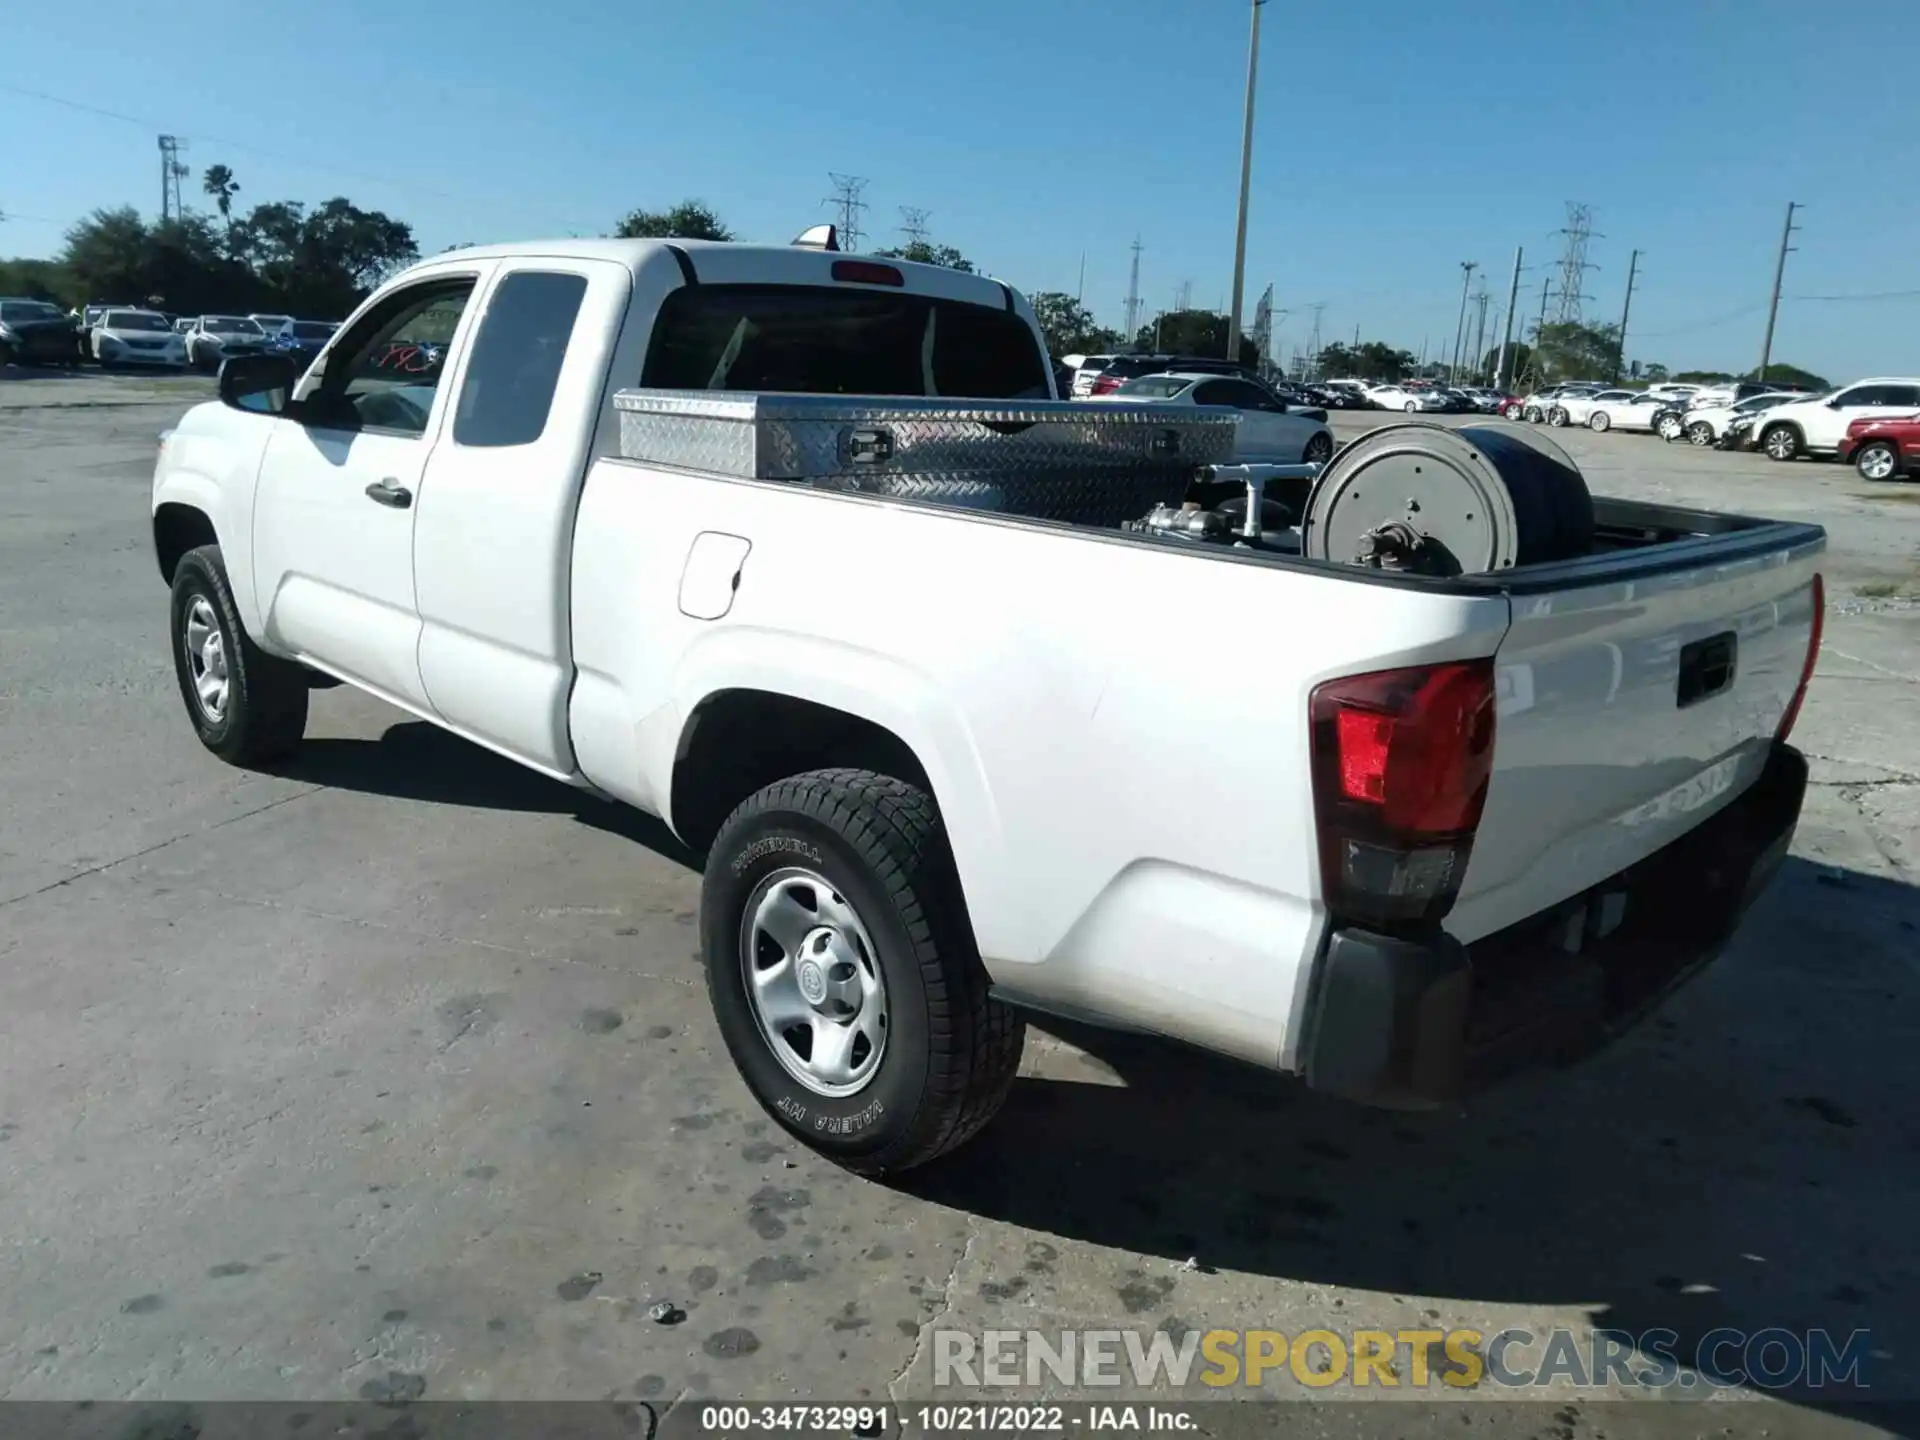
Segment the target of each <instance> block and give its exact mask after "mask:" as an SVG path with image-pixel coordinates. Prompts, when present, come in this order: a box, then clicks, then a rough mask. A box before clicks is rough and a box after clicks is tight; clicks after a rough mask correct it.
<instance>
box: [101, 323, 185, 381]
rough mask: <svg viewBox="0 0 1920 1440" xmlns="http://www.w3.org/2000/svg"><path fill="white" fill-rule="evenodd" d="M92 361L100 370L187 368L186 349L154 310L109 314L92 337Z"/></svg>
mask: <svg viewBox="0 0 1920 1440" xmlns="http://www.w3.org/2000/svg"><path fill="white" fill-rule="evenodd" d="M89 339H90V342H91V345H92V353H93V358H94V359H95V360H97V361H99V362H100V364H101V366H102V367H103V368H104V367H111V366H115V365H158V366H165V367H166V368H168V369H170V370H180V369H184V368H185V367H186V363H187V347H186V344H185V343H184V341H183V340H182V338H181V337H180V336H178V335H176V334H174V333H173V326H171V325H169V324H168V323H167V317H166V316H164V315H162V314H160V313H158V312H157V311H153V310H108V311H105V312H103V313H102V314H101V316H100V323H99V324H97V325H95V326H94V327H93V332H92V334H91V336H90V337H89Z"/></svg>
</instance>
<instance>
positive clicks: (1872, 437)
mask: <svg viewBox="0 0 1920 1440" xmlns="http://www.w3.org/2000/svg"><path fill="white" fill-rule="evenodd" d="M1839 457H1840V463H1841V464H1843V465H1844V464H1845V463H1847V462H1848V461H1849V460H1850V461H1852V462H1853V468H1854V469H1856V470H1858V471H1859V472H1860V478H1861V479H1863V480H1898V479H1902V478H1904V477H1905V476H1906V475H1907V474H1909V473H1910V472H1911V470H1912V468H1913V466H1914V464H1915V462H1920V415H1900V416H1891V417H1887V418H1884V419H1883V418H1877V417H1874V416H1870V415H1869V416H1863V417H1861V418H1860V419H1858V420H1855V421H1854V422H1853V423H1852V424H1851V425H1849V426H1847V434H1846V438H1845V439H1843V440H1842V441H1841V442H1840V451H1839Z"/></svg>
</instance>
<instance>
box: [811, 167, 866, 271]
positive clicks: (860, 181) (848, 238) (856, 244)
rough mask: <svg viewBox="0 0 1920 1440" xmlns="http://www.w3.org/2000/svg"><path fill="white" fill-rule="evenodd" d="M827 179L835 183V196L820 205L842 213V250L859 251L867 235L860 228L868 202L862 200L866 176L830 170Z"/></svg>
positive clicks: (830, 196) (832, 195)
mask: <svg viewBox="0 0 1920 1440" xmlns="http://www.w3.org/2000/svg"><path fill="white" fill-rule="evenodd" d="M827 178H828V179H829V180H831V181H833V194H831V195H829V196H828V197H827V198H826V199H824V200H822V201H821V202H820V203H821V204H822V205H831V206H833V207H834V208H835V209H837V210H838V211H839V212H840V248H841V249H842V250H853V251H857V250H859V248H860V242H861V241H862V240H864V239H865V238H866V233H865V232H864V231H863V230H861V228H860V217H861V216H862V215H863V214H865V213H866V209H867V202H866V201H865V200H862V199H861V198H860V196H861V192H863V191H864V190H865V189H866V188H867V179H866V176H864V175H842V174H840V173H838V172H837V171H833V170H829V171H828V172H827Z"/></svg>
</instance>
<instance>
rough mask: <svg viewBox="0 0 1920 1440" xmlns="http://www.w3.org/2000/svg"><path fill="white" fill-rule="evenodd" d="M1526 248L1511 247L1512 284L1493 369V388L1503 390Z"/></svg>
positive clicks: (1508, 290)
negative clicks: (1521, 266)
mask: <svg viewBox="0 0 1920 1440" xmlns="http://www.w3.org/2000/svg"><path fill="white" fill-rule="evenodd" d="M1525 254H1526V247H1525V246H1523V245H1516V246H1514V247H1513V284H1512V285H1510V286H1508V287H1507V323H1506V327H1505V328H1504V329H1503V330H1502V331H1501V332H1500V358H1499V360H1498V361H1496V362H1495V364H1494V367H1493V388H1494V389H1496V390H1504V389H1505V388H1506V384H1507V349H1508V347H1509V346H1510V345H1512V344H1513V312H1514V309H1515V308H1516V307H1517V306H1518V305H1519V304H1520V260H1521V257H1522V256H1524V255H1525Z"/></svg>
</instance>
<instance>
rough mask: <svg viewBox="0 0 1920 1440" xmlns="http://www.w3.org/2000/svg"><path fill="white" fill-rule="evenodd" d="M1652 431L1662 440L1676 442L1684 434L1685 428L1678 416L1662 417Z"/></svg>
mask: <svg viewBox="0 0 1920 1440" xmlns="http://www.w3.org/2000/svg"><path fill="white" fill-rule="evenodd" d="M1654 429H1655V430H1656V431H1657V432H1658V433H1659V436H1660V438H1661V439H1662V440H1678V439H1679V438H1680V437H1681V435H1683V434H1685V433H1686V426H1685V424H1684V423H1683V422H1682V421H1681V419H1680V417H1679V416H1678V415H1662V416H1661V417H1660V423H1659V424H1658V425H1656V426H1655V427H1654Z"/></svg>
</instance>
